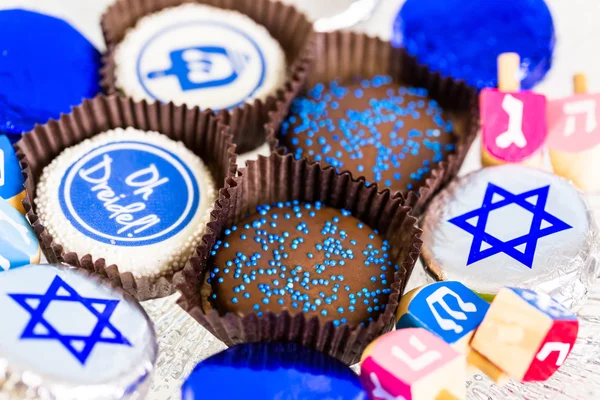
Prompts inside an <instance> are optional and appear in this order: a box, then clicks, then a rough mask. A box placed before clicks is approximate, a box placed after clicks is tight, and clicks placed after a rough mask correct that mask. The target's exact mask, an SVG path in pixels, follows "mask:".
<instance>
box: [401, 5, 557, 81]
mask: <svg viewBox="0 0 600 400" xmlns="http://www.w3.org/2000/svg"><path fill="white" fill-rule="evenodd" d="M554 42H555V37H554V25H553V23H552V16H551V14H550V10H549V9H548V7H547V6H546V3H545V2H544V1H543V0H511V1H464V0H407V1H406V3H404V6H403V7H402V9H401V10H400V12H399V13H398V16H397V17H396V22H395V25H394V34H393V38H392V43H393V44H394V46H405V47H406V48H407V50H408V52H409V53H410V54H412V55H415V56H417V58H418V60H419V62H420V63H423V64H426V65H428V66H429V67H430V68H431V69H432V70H434V71H439V72H440V73H441V74H442V75H443V76H452V77H453V78H457V79H464V80H465V81H466V82H467V83H468V84H470V85H472V86H476V87H477V88H479V89H481V88H484V87H495V86H497V84H498V81H497V67H496V59H497V57H498V55H499V54H501V53H505V52H516V53H518V54H519V55H520V56H521V70H522V74H523V76H522V80H521V87H522V88H523V89H530V88H532V87H533V86H535V84H537V83H538V82H539V81H541V80H542V79H543V78H544V76H545V75H546V73H547V72H548V70H549V69H550V67H551V63H552V53H553V50H554Z"/></svg>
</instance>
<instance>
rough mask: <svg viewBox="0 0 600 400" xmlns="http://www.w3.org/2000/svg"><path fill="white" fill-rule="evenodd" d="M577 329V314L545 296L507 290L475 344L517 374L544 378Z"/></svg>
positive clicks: (563, 357)
mask: <svg viewBox="0 0 600 400" xmlns="http://www.w3.org/2000/svg"><path fill="white" fill-rule="evenodd" d="M578 329H579V322H578V321H577V318H576V317H575V315H574V314H573V313H572V312H571V311H570V310H568V309H567V308H565V307H564V306H562V305H561V304H560V303H558V302H557V301H555V300H554V299H552V298H551V297H550V296H548V295H547V294H544V293H537V292H534V291H532V290H528V289H517V288H503V289H501V290H500V291H499V292H498V294H497V295H496V297H495V298H494V301H493V302H492V304H491V305H490V308H489V310H488V312H487V314H486V316H485V318H484V319H483V322H482V323H481V325H479V328H477V331H476V332H475V334H474V335H473V340H472V341H471V346H472V347H473V349H475V350H476V351H477V352H479V353H480V354H481V355H482V356H484V357H485V358H486V359H488V360H489V361H490V362H492V363H493V364H494V365H496V366H498V367H499V368H500V369H501V370H503V371H504V372H506V373H507V374H508V375H509V376H511V377H513V378H516V379H519V380H522V381H544V380H546V379H548V378H550V376H552V374H554V372H556V371H557V370H558V368H559V367H560V366H561V365H562V364H563V363H564V362H565V360H566V359H567V356H568V355H569V353H570V351H571V349H572V348H573V345H574V344H575V339H576V338H577V331H578Z"/></svg>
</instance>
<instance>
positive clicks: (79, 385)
mask: <svg viewBox="0 0 600 400" xmlns="http://www.w3.org/2000/svg"><path fill="white" fill-rule="evenodd" d="M156 356H157V345H156V337H155V333H154V328H153V325H152V322H151V321H150V319H149V318H148V316H147V314H146V312H145V311H144V310H143V309H142V307H141V306H140V305H139V303H138V302H137V301H136V300H135V299H133V298H132V297H131V296H129V295H127V294H126V293H124V292H123V291H122V290H119V289H114V288H112V287H111V286H110V285H109V283H108V282H103V281H101V280H100V279H99V278H97V277H93V276H90V275H89V274H87V273H85V272H80V271H77V270H75V269H72V268H67V267H62V266H54V265H29V266H26V267H22V268H17V269H11V270H8V271H6V272H0V399H57V400H58V399H78V400H87V399H141V398H143V397H144V396H145V394H146V392H147V390H148V387H149V383H150V376H151V373H152V371H153V369H154V364H155V362H156Z"/></svg>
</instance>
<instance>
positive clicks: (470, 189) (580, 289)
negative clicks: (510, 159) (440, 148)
mask: <svg viewBox="0 0 600 400" xmlns="http://www.w3.org/2000/svg"><path fill="white" fill-rule="evenodd" d="M422 228H423V231H424V233H423V237H422V239H423V247H422V256H423V261H424V264H425V268H426V270H427V272H428V273H429V274H430V276H431V277H432V278H434V279H436V280H457V281H460V282H462V283H463V284H465V285H466V286H468V287H470V288H471V289H473V290H474V291H476V292H478V293H480V294H481V295H484V297H487V298H488V299H490V298H492V297H493V295H494V294H495V293H496V292H497V291H498V290H499V289H500V288H501V287H503V286H515V287H522V288H529V289H534V290H538V291H541V292H545V293H547V294H549V295H551V296H553V297H555V298H556V299H557V300H559V301H560V302H562V303H563V304H564V305H565V306H567V307H571V308H572V307H574V306H576V305H579V304H581V303H582V301H583V300H584V299H585V298H586V295H587V292H588V290H589V288H590V287H591V285H592V283H593V282H594V280H595V279H596V277H597V276H598V268H599V262H598V253H599V242H598V241H599V236H598V228H597V226H596V224H595V222H594V219H593V215H592V212H591V211H590V209H589V207H588V206H587V204H586V203H585V201H584V200H583V198H582V197H581V195H580V193H579V191H578V190H577V189H576V188H575V187H574V186H573V185H572V184H571V183H570V182H568V181H567V180H565V179H563V178H560V177H558V176H555V175H552V174H549V173H546V172H542V171H540V170H535V169H530V168H526V167H522V166H518V165H504V166H499V167H492V168H485V169H482V170H479V171H476V172H473V173H471V174H468V175H466V176H463V177H461V178H458V179H456V180H455V181H454V182H452V183H451V184H450V185H449V186H448V187H447V188H446V189H445V190H443V191H442V192H441V193H440V194H439V195H438V196H436V198H435V199H434V200H433V201H432V202H431V204H430V206H429V208H428V210H427V213H426V214H425V216H424V217H423V220H422Z"/></svg>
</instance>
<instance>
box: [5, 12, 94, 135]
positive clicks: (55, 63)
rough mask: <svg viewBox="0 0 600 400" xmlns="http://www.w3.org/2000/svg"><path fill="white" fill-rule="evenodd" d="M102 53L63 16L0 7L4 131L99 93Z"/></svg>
mask: <svg viewBox="0 0 600 400" xmlns="http://www.w3.org/2000/svg"><path fill="white" fill-rule="evenodd" d="M100 65H101V55H100V52H99V51H98V50H97V49H96V48H95V47H94V46H93V45H92V44H91V43H90V42H89V41H88V40H87V39H86V38H85V37H84V36H83V35H81V33H79V32H78V31H77V30H75V29H74V28H73V27H72V26H71V25H69V24H68V23H66V22H65V21H63V20H61V19H58V18H54V17H51V16H48V15H44V14H40V13H36V12H32V11H26V10H19V9H11V10H0V133H5V134H7V135H9V138H10V139H11V141H12V142H15V141H16V140H18V139H19V138H20V134H21V133H23V132H27V131H30V130H31V129H33V127H34V125H35V124H38V123H39V124H44V123H46V122H48V120H49V119H51V118H53V119H57V118H58V117H59V116H60V114H61V113H67V112H69V111H70V110H71V107H72V106H75V105H78V104H80V103H81V102H82V100H83V99H84V98H90V97H93V96H95V95H96V94H97V93H98V92H100V73H99V70H100Z"/></svg>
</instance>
